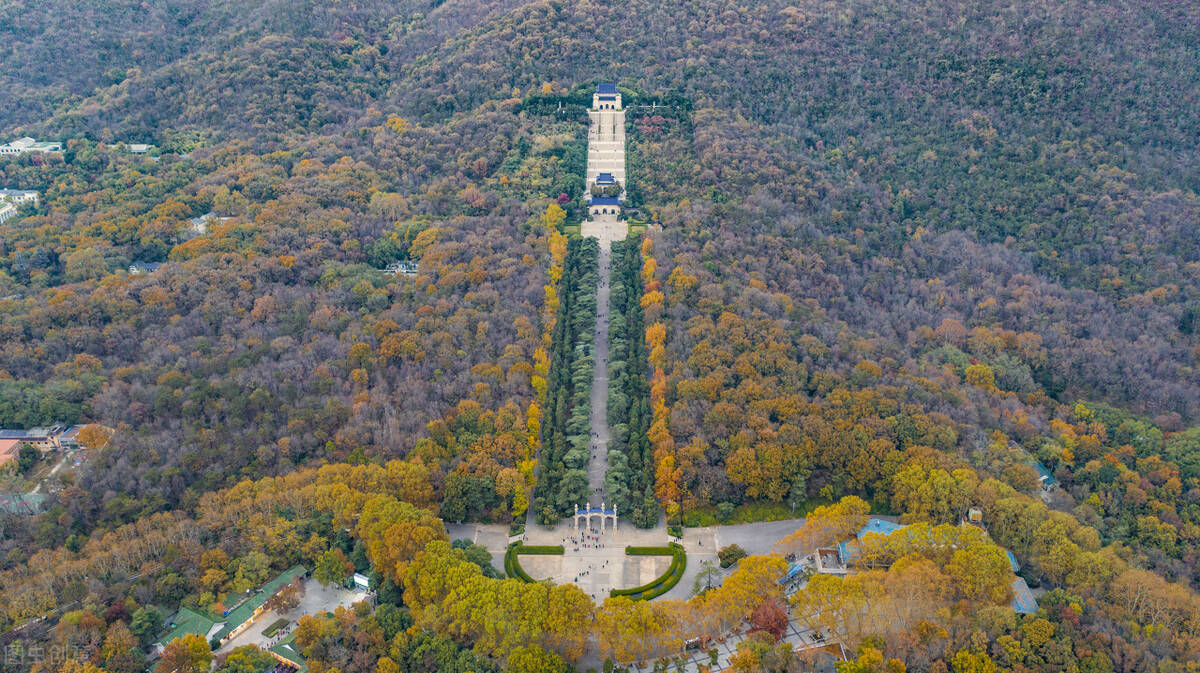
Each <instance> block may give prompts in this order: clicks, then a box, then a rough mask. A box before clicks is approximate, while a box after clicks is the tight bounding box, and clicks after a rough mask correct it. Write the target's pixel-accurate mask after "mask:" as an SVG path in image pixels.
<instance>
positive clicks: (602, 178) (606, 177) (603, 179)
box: [596, 173, 617, 184]
mask: <svg viewBox="0 0 1200 673" xmlns="http://www.w3.org/2000/svg"><path fill="white" fill-rule="evenodd" d="M616 181H617V180H616V178H614V177H613V175H612V173H601V174H600V175H597V176H596V184H605V183H608V184H612V183H614V182H616Z"/></svg>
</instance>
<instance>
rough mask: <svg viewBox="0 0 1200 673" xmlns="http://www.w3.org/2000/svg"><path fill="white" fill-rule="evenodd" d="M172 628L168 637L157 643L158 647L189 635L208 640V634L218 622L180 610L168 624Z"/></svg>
mask: <svg viewBox="0 0 1200 673" xmlns="http://www.w3.org/2000/svg"><path fill="white" fill-rule="evenodd" d="M168 625H169V626H170V627H171V630H170V631H167V633H166V635H164V636H163V637H162V638H159V639H158V640H156V641H155V644H157V645H166V644H167V643H169V642H171V641H172V640H175V639H176V638H182V637H184V636H186V635H188V634H189V633H193V634H196V635H198V636H204V637H205V638H206V639H207V638H208V632H209V631H211V630H212V627H213V626H214V625H216V622H215V621H214V620H212V619H210V618H209V617H208V616H207V615H203V614H200V613H199V612H196V611H195V610H192V609H189V608H179V612H176V613H175V616H174V617H171V620H170V621H169V622H168Z"/></svg>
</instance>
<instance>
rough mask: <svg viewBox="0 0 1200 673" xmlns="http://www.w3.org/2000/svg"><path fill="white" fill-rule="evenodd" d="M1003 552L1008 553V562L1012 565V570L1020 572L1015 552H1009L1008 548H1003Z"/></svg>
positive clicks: (1019, 563) (1019, 564)
mask: <svg viewBox="0 0 1200 673" xmlns="http://www.w3.org/2000/svg"><path fill="white" fill-rule="evenodd" d="M1004 553H1005V554H1008V564H1009V565H1010V566H1012V571H1013V572H1014V573H1016V572H1020V570H1021V562H1020V561H1018V560H1017V557H1016V555H1015V554H1013V553H1012V552H1010V551H1009V550H1007V549H1005V550H1004Z"/></svg>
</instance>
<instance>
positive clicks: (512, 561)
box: [504, 542, 563, 584]
mask: <svg viewBox="0 0 1200 673" xmlns="http://www.w3.org/2000/svg"><path fill="white" fill-rule="evenodd" d="M562 553H563V546H562V545H560V544H558V545H530V546H525V545H523V544H521V543H520V542H514V543H512V544H510V545H508V550H507V551H505V552H504V574H505V575H508V576H509V577H513V578H516V579H519V580H523V581H525V582H529V583H530V584H532V583H534V582H536V581H537V580H535V579H533V578H532V577H530V576H529V573H527V572H525V569H524V568H522V567H521V561H520V560H519V559H518V558H517V556H519V555H521V554H532V555H535V556H562Z"/></svg>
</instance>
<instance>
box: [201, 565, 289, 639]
mask: <svg viewBox="0 0 1200 673" xmlns="http://www.w3.org/2000/svg"><path fill="white" fill-rule="evenodd" d="M307 572H308V570H307V569H306V568H305V567H304V566H293V567H292V568H290V569H289V570H285V571H284V572H282V573H280V574H279V575H278V576H277V577H276V578H275V579H273V580H271V581H270V582H267V583H266V584H264V585H263V586H262V588H261V589H259V590H258V591H257V592H255V594H254V595H253V596H251V597H250V598H247V599H246V600H244V601H242V603H241V604H240V605H238V606H237V607H235V608H234V609H232V610H230V611H229V612H227V613H226V614H225V618H224V619H225V624H224V625H223V626H222V627H221V630H220V631H217V632H216V633H215V634H213V637H214V638H216V639H217V640H224V639H225V638H226V636H228V635H229V634H230V633H233V631H234V629H236V628H237V627H239V626H241V625H242V624H245V623H246V622H247V621H249V620H250V619H251V618H253V617H254V613H255V612H256V611H257V610H258V609H259V608H261V607H262V606H263V604H264V603H266V602H267V600H269V599H270V598H271V597H272V596H274V595H275V594H277V593H279V590H280V589H282V588H283V587H285V586H287V584H288V583H289V582H291V581H292V580H294V579H296V578H297V577H300V576H301V575H304V574H305V573H307Z"/></svg>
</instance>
